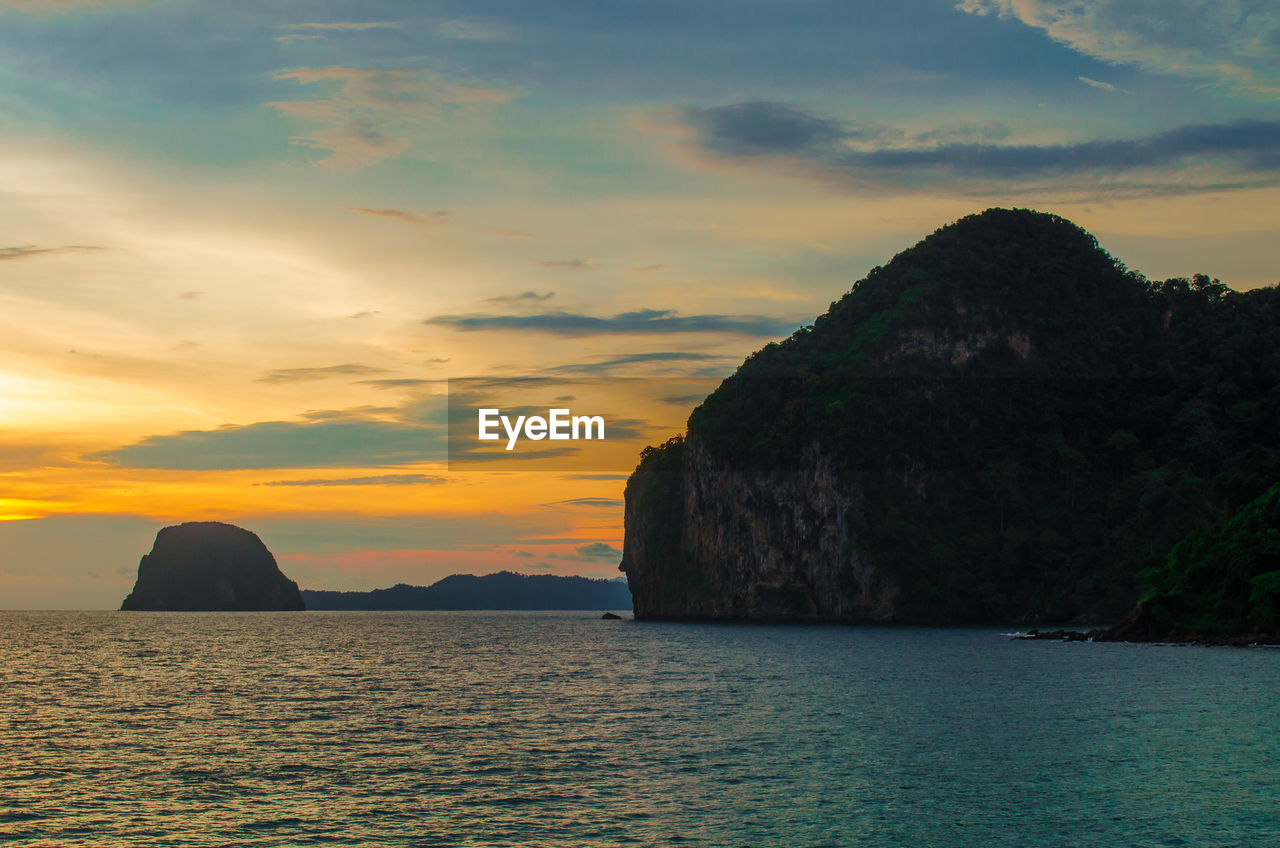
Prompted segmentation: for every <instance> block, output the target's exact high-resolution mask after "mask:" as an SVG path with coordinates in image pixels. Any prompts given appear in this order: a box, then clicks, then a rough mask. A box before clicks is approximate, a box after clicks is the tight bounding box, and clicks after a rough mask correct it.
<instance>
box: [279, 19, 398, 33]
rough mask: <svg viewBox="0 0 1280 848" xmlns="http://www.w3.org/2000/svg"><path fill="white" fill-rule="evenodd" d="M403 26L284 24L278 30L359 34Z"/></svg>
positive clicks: (383, 23) (394, 23)
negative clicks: (363, 31)
mask: <svg viewBox="0 0 1280 848" xmlns="http://www.w3.org/2000/svg"><path fill="white" fill-rule="evenodd" d="M403 25H404V24H403V22H402V21H321V22H316V23H305V24H282V25H281V26H279V27H277V29H294V30H302V31H304V32H305V31H310V30H317V31H320V32H331V31H340V32H359V31H362V30H369V29H394V28H396V27H400V26H403Z"/></svg>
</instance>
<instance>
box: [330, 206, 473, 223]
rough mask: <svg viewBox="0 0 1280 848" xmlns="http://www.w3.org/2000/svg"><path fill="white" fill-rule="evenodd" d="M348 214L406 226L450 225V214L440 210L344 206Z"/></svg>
mask: <svg viewBox="0 0 1280 848" xmlns="http://www.w3.org/2000/svg"><path fill="white" fill-rule="evenodd" d="M343 208H344V209H346V210H347V211H348V212H356V213H359V214H361V215H376V216H377V217H379V218H391V219H393V220H396V221H403V222H404V223H406V224H429V225H433V226H434V225H439V224H445V223H448V218H449V213H448V211H446V210H443V209H442V210H438V211H436V212H426V213H421V212H409V211H407V210H404V209H370V208H368V207H367V206H344V207H343Z"/></svg>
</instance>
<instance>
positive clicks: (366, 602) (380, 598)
mask: <svg viewBox="0 0 1280 848" xmlns="http://www.w3.org/2000/svg"><path fill="white" fill-rule="evenodd" d="M302 597H303V599H304V600H305V601H306V603H307V608H308V609H313V610H613V609H624V610H629V609H631V591H630V590H629V589H628V588H627V583H626V581H625V580H623V579H622V578H616V579H614V580H592V579H588V578H586V577H560V576H557V575H552V574H516V573H514V572H511V571H501V572H498V573H497V574H487V575H485V576H483V577H477V576H475V575H472V574H454V575H452V576H450V577H446V578H444V579H443V580H440V581H438V582H436V583H433V584H431V585H430V586H409V585H407V584H404V583H400V584H397V585H395V586H392V587H391V588H389V589H374V590H373V591H371V592H334V591H325V590H318V589H304V590H303V591H302Z"/></svg>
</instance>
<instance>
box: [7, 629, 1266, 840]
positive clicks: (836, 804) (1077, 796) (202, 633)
mask: <svg viewBox="0 0 1280 848" xmlns="http://www.w3.org/2000/svg"><path fill="white" fill-rule="evenodd" d="M1277 692H1280V651H1265V650H1255V651H1244V650H1233V649H1208V648H1171V647H1151V646H1132V645H1092V644H1066V643H1052V642H1010V641H1007V640H1006V639H1004V638H1002V637H1001V636H1000V635H999V633H998V632H996V631H994V630H928V629H905V628H904V629H880V628H847V627H795V626H793V627H786V626H782V627H739V626H709V625H692V624H637V623H634V622H630V621H623V622H617V621H601V620H599V619H598V618H597V617H596V615H595V614H592V613H553V614H538V613H432V612H426V613H344V612H334V613H326V612H312V613H302V614H288V613H284V614H274V613H240V614H237V613H208V614H205V613H187V614H184V613H174V614H168V613H0V780H2V782H0V840H3V839H4V838H6V837H8V838H15V837H16V838H19V839H21V840H24V842H23V844H28V845H32V846H38V845H59V846H61V845H69V844H90V843H94V844H121V843H123V844H133V845H146V844H158V843H181V844H184V845H281V846H283V845H312V844H350V845H520V846H537V845H548V846H551V845H555V846H565V845H584V846H587V845H589V846H601V845H628V844H640V845H668V844H694V845H707V846H729V845H749V846H765V845H776V846H788V848H791V847H792V846H819V845H841V846H844V845H858V846H886V848H887V846H894V848H898V846H904V845H908V846H965V848H969V846H1041V845H1042V846H1058V845H1074V846H1100V847H1101V846H1107V848H1112V847H1113V846H1137V845H1142V846H1147V845H1170V846H1172V845H1178V846H1211V845H1213V846H1219V845H1236V844H1238V845H1249V846H1263V845H1280V804H1277V798H1280V771H1278V770H1277V769H1276V763H1277V762H1280V699H1277V697H1276V694H1277Z"/></svg>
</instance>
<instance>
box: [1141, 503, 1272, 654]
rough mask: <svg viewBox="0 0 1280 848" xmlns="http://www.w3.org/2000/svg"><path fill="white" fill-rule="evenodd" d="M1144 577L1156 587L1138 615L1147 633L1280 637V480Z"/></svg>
mask: <svg viewBox="0 0 1280 848" xmlns="http://www.w3.org/2000/svg"><path fill="white" fill-rule="evenodd" d="M1141 577H1142V579H1143V582H1144V583H1146V584H1147V585H1149V586H1150V587H1151V588H1150V590H1149V591H1148V593H1147V594H1146V595H1145V596H1144V597H1143V599H1142V601H1141V603H1140V605H1139V608H1138V611H1137V615H1136V616H1135V617H1134V618H1135V619H1136V621H1135V622H1134V623H1135V624H1138V625H1139V626H1141V627H1142V628H1143V629H1144V630H1145V633H1144V634H1142V635H1146V636H1152V637H1165V636H1179V635H1187V634H1195V635H1205V636H1214V635H1222V634H1234V633H1258V634H1269V635H1271V636H1276V635H1280V485H1276V486H1272V487H1271V488H1270V489H1269V490H1267V492H1266V493H1265V494H1264V495H1262V496H1261V497H1259V498H1257V499H1256V500H1253V501H1250V502H1249V503H1247V504H1245V505H1244V506H1243V507H1242V508H1241V509H1240V510H1239V512H1237V513H1236V514H1235V515H1234V516H1232V518H1231V520H1230V521H1228V522H1227V524H1226V526H1225V527H1223V528H1222V529H1220V530H1217V529H1215V530H1200V531H1197V532H1195V533H1193V534H1191V535H1190V536H1189V537H1188V538H1186V539H1184V540H1183V541H1181V542H1179V543H1178V544H1177V545H1176V546H1174V548H1173V551H1172V552H1171V553H1170V554H1169V557H1168V559H1167V560H1166V561H1165V563H1164V564H1163V565H1161V566H1159V567H1157V568H1152V569H1150V570H1148V571H1146V572H1144V573H1143V574H1142V575H1141Z"/></svg>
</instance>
